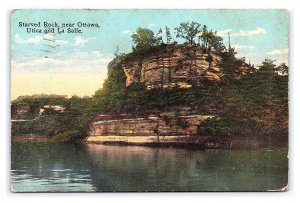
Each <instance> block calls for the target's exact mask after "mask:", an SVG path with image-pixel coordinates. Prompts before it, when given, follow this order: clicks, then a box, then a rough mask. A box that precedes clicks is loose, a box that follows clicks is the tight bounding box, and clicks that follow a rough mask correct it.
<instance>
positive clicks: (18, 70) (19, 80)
mask: <svg viewBox="0 0 300 203" xmlns="http://www.w3.org/2000/svg"><path fill="white" fill-rule="evenodd" d="M62 56H63V58H60V57H62ZM112 59H113V56H112V55H105V54H103V53H101V52H100V51H99V50H94V51H91V52H83V51H75V52H72V53H68V52H64V53H61V52H60V53H59V54H57V56H55V57H54V56H53V57H51V58H44V57H41V56H39V57H31V58H28V57H27V58H24V57H23V58H22V57H16V58H13V59H12V60H11V71H12V78H11V80H12V85H11V90H12V98H17V97H18V96H20V95H32V94H41V93H46V94H63V95H69V96H71V95H74V94H76V95H80V96H85V95H92V94H93V93H94V92H95V91H96V90H97V89H99V88H100V87H101V85H102V84H103V81H104V80H105V78H106V75H107V74H106V73H107V65H108V63H109V62H110V61H111V60H112Z"/></svg>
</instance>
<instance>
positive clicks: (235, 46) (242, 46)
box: [232, 44, 255, 49]
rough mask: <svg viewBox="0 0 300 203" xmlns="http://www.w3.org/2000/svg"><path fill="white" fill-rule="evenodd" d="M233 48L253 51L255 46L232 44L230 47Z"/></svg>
mask: <svg viewBox="0 0 300 203" xmlns="http://www.w3.org/2000/svg"><path fill="white" fill-rule="evenodd" d="M232 47H233V48H235V49H255V46H253V45H249V46H248V45H239V44H234V45H232Z"/></svg>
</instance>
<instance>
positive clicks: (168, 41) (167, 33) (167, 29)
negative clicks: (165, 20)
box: [166, 26, 172, 44]
mask: <svg viewBox="0 0 300 203" xmlns="http://www.w3.org/2000/svg"><path fill="white" fill-rule="evenodd" d="M166 37H167V44H170V42H171V40H172V36H171V32H170V28H168V27H167V26H166Z"/></svg>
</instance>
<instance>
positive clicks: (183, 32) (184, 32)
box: [175, 21, 201, 44]
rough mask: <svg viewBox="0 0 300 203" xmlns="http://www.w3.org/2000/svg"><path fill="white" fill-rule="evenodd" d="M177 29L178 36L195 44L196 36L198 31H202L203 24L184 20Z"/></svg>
mask: <svg viewBox="0 0 300 203" xmlns="http://www.w3.org/2000/svg"><path fill="white" fill-rule="evenodd" d="M175 30H176V33H177V34H176V37H180V38H183V39H185V40H186V41H187V42H188V43H189V44H195V40H194V39H195V38H196V37H197V35H198V33H199V32H200V31H201V24H199V23H197V22H194V21H192V22H191V23H190V22H183V23H180V26H179V27H178V28H175Z"/></svg>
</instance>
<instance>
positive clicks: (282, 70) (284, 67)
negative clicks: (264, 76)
mask: <svg viewBox="0 0 300 203" xmlns="http://www.w3.org/2000/svg"><path fill="white" fill-rule="evenodd" d="M275 70H276V71H277V72H278V73H279V74H282V75H287V74H289V67H288V66H287V65H286V64H285V63H284V62H283V63H281V64H280V65H279V66H278V67H276V68H275Z"/></svg>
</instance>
